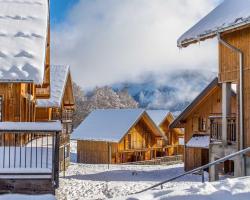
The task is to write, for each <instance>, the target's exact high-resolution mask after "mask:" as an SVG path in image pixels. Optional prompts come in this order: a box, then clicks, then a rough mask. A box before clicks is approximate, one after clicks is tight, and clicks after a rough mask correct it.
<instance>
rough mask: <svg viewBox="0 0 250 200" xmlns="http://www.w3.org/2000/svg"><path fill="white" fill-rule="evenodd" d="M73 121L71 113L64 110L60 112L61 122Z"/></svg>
mask: <svg viewBox="0 0 250 200" xmlns="http://www.w3.org/2000/svg"><path fill="white" fill-rule="evenodd" d="M72 120H73V111H72V110H64V111H62V122H72Z"/></svg>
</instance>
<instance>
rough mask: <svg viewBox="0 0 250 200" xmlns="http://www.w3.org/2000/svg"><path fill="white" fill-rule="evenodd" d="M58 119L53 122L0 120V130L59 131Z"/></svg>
mask: <svg viewBox="0 0 250 200" xmlns="http://www.w3.org/2000/svg"><path fill="white" fill-rule="evenodd" d="M61 130H62V125H61V122H60V121H53V122H0V131H17V132H19V131H43V132H44V131H47V132H54V131H61Z"/></svg>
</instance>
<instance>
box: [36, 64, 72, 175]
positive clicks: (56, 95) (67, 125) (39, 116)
mask: <svg viewBox="0 0 250 200" xmlns="http://www.w3.org/2000/svg"><path fill="white" fill-rule="evenodd" d="M50 90H51V95H50V98H49V99H38V100H37V103H36V121H48V120H60V121H61V122H62V133H61V135H60V151H59V162H60V163H59V166H60V171H65V170H66V169H67V168H68V166H69V164H70V134H71V133H72V130H73V125H72V117H73V111H74V108H75V107H74V105H75V101H74V95H73V86H72V79H71V74H70V69H69V66H58V65H51V66H50Z"/></svg>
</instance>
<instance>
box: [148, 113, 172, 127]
mask: <svg viewBox="0 0 250 200" xmlns="http://www.w3.org/2000/svg"><path fill="white" fill-rule="evenodd" d="M146 112H147V114H148V115H149V117H150V118H151V119H152V120H153V121H154V123H155V124H156V125H157V126H159V125H160V124H161V123H162V122H163V121H164V119H165V118H166V117H167V116H168V114H169V111H168V110H147V111H146Z"/></svg>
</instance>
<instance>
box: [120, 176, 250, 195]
mask: <svg viewBox="0 0 250 200" xmlns="http://www.w3.org/2000/svg"><path fill="white" fill-rule="evenodd" d="M117 199H120V200H132V199H133V200H151V199H155V200H218V199H226V200H249V199H250V177H242V178H235V179H226V180H223V181H218V182H206V183H204V184H202V183H198V184H196V185H190V186H184V187H180V186H179V185H175V186H173V187H168V188H166V189H163V190H160V189H159V188H157V189H155V190H150V191H148V192H144V193H142V194H138V195H134V196H129V197H125V198H117Z"/></svg>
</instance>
